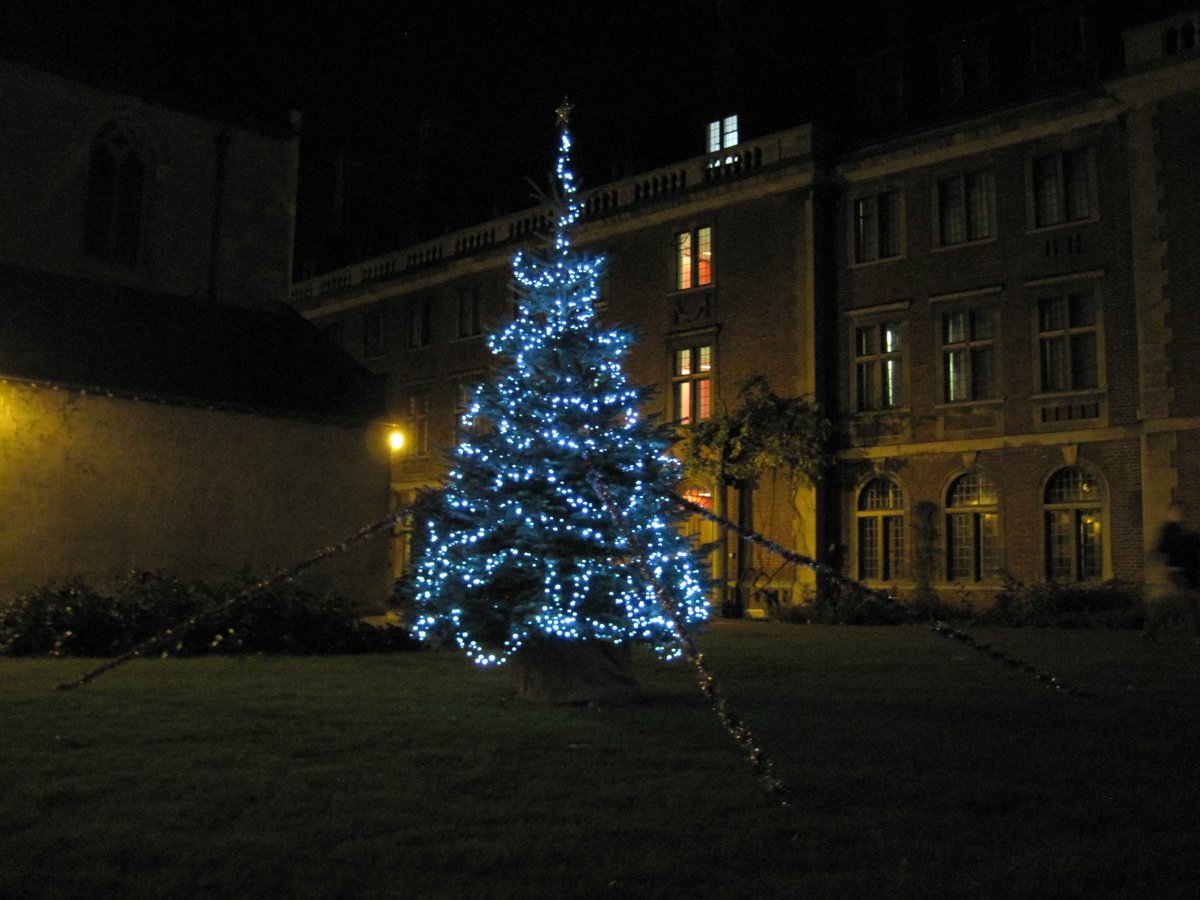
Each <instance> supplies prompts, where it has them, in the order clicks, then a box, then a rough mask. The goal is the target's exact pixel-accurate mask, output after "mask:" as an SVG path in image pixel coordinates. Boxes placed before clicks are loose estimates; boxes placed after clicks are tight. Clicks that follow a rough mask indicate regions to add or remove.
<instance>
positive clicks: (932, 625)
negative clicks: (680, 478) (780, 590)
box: [670, 494, 1098, 699]
mask: <svg viewBox="0 0 1200 900" xmlns="http://www.w3.org/2000/svg"><path fill="white" fill-rule="evenodd" d="M670 499H671V500H672V501H673V502H674V503H675V504H676V505H678V506H681V507H683V508H684V509H685V510H687V511H688V512H691V513H695V514H696V515H698V516H701V517H703V518H705V519H708V520H709V521H710V522H713V523H715V524H717V525H719V526H721V527H722V528H724V529H726V530H727V531H733V532H736V533H737V534H738V535H740V536H741V537H743V538H745V539H746V540H748V541H750V542H752V543H755V544H758V545H759V546H760V547H764V548H765V549H767V550H769V551H770V552H772V553H774V554H776V555H778V556H781V557H783V558H784V559H786V560H788V561H789V562H792V563H795V564H796V565H800V566H805V567H806V568H809V569H812V570H813V571H814V572H816V573H817V574H818V575H820V576H822V577H824V578H827V579H828V580H829V581H830V582H832V583H833V584H835V585H837V586H839V587H848V588H853V589H855V590H860V591H863V592H865V593H867V594H870V595H871V596H872V597H875V598H876V599H877V600H879V601H880V602H881V603H885V604H887V605H888V606H890V607H891V608H893V609H895V610H896V611H897V612H899V613H900V614H902V615H903V616H904V618H905V619H907V620H908V621H909V622H911V623H913V624H919V625H923V626H924V627H926V628H927V629H929V630H930V631H932V632H933V633H934V634H936V635H938V636H939V637H944V638H948V639H950V640H954V641H957V642H958V643H960V644H963V645H964V646H967V647H970V648H971V649H973V650H976V651H978V652H979V653H982V654H984V655H985V656H988V657H990V658H991V659H994V660H996V661H997V662H999V663H1003V664H1004V665H1006V666H1008V667H1009V668H1013V669H1018V670H1019V671H1022V672H1025V673H1027V674H1029V675H1032V676H1033V677H1034V678H1035V679H1036V680H1037V681H1038V682H1039V683H1040V684H1043V685H1045V686H1046V687H1048V688H1051V689H1052V690H1054V691H1057V692H1058V693H1060V694H1067V695H1069V696H1072V697H1082V698H1088V699H1097V697H1098V695H1097V694H1093V693H1091V692H1089V691H1083V690H1080V689H1079V688H1076V687H1074V686H1072V685H1070V684H1068V683H1067V682H1065V681H1063V680H1062V679H1061V678H1058V677H1056V676H1054V675H1051V674H1050V673H1049V672H1045V671H1043V670H1041V669H1038V668H1037V667H1036V666H1033V665H1030V664H1029V663H1027V662H1024V661H1022V660H1019V659H1016V658H1015V657H1012V656H1009V655H1008V654H1006V653H1004V652H1003V651H1002V650H997V649H996V648H995V647H992V646H991V645H989V644H985V643H983V642H982V641H979V640H976V639H975V638H973V637H972V636H971V635H969V634H967V633H965V632H963V631H960V630H959V629H957V628H955V627H954V626H953V625H950V624H949V623H948V622H946V621H944V620H942V619H938V618H937V617H935V616H927V615H922V614H921V613H919V612H916V611H915V610H912V609H909V608H908V607H907V606H905V605H904V604H903V603H901V602H900V601H899V600H897V599H896V598H895V597H893V596H892V595H891V594H889V593H888V592H886V591H879V590H873V589H872V588H869V587H867V586H866V585H865V584H863V583H862V582H859V581H855V580H854V579H852V578H846V577H845V576H843V575H842V574H841V573H839V572H838V571H837V570H836V569H834V568H833V567H832V566H829V565H826V564H825V563H822V562H818V561H817V560H815V559H813V558H812V557H809V556H805V555H804V554H802V553H796V552H795V551H792V550H788V549H787V548H786V547H784V546H783V545H781V544H778V543H776V542H775V541H773V540H771V539H770V538H768V537H766V536H764V535H762V534H759V533H758V532H757V531H753V530H751V529H749V528H744V527H743V526H741V525H738V524H737V523H735V522H731V521H729V520H728V519H725V518H722V517H721V516H718V515H716V514H715V513H713V512H712V511H711V510H708V509H706V508H705V507H703V506H701V505H700V504H698V503H693V502H692V501H690V500H686V499H684V498H683V497H680V496H679V495H677V494H672V495H670Z"/></svg>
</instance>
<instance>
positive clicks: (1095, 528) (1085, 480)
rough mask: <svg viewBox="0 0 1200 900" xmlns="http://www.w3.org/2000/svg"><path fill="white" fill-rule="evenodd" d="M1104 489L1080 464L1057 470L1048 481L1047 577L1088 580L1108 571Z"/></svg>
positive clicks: (1046, 509) (1051, 578)
mask: <svg viewBox="0 0 1200 900" xmlns="http://www.w3.org/2000/svg"><path fill="white" fill-rule="evenodd" d="M1103 500H1104V489H1103V488H1102V487H1101V485H1100V482H1099V480H1098V479H1096V478H1094V477H1093V476H1092V475H1091V474H1090V473H1089V472H1088V471H1087V470H1085V469H1083V468H1081V467H1079V466H1071V467H1070V468H1066V469H1062V470H1061V471H1059V472H1056V473H1055V474H1054V476H1053V477H1052V478H1051V479H1050V481H1049V483H1047V485H1046V498H1045V514H1046V577H1047V578H1048V579H1049V580H1050V581H1087V580H1090V579H1098V578H1102V577H1103V575H1104V547H1103V527H1102V525H1103V521H1104V513H1103V509H1102V506H1103Z"/></svg>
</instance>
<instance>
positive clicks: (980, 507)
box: [946, 472, 1000, 581]
mask: <svg viewBox="0 0 1200 900" xmlns="http://www.w3.org/2000/svg"><path fill="white" fill-rule="evenodd" d="M997 503H998V499H997V495H996V484H995V482H993V481H992V479H991V478H990V477H989V476H987V475H984V474H983V473H982V472H972V473H970V474H967V475H962V476H960V477H959V478H956V479H955V480H954V482H953V483H952V484H951V485H950V490H949V492H948V495H947V497H946V570H947V571H946V577H947V578H948V579H949V580H950V581H983V580H984V579H987V578H996V577H998V576H999V575H1000V550H999V545H1000V528H999V524H1000V517H999V513H998V512H997V508H996V507H997Z"/></svg>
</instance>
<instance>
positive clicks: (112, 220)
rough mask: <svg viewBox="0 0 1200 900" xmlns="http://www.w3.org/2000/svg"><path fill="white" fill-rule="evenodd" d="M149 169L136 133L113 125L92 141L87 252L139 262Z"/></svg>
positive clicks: (115, 261)
mask: <svg viewBox="0 0 1200 900" xmlns="http://www.w3.org/2000/svg"><path fill="white" fill-rule="evenodd" d="M145 172H146V169H145V164H144V163H143V161H142V154H141V151H140V149H139V147H138V144H137V142H136V141H135V140H134V139H133V136H132V135H130V133H129V132H128V131H127V130H126V129H125V128H124V127H122V126H120V125H110V126H108V127H107V128H105V129H104V130H103V131H101V132H100V133H99V134H98V135H97V136H96V139H95V141H93V142H92V148H91V153H90V155H89V157H88V173H87V201H86V205H85V207H84V219H83V252H84V253H85V254H87V255H88V256H90V257H92V258H93V259H97V260H100V261H101V262H104V263H108V264H109V265H114V266H123V267H125V268H134V267H136V266H137V264H138V262H139V261H140V259H139V256H140V251H141V240H142V216H143V211H144V206H145V191H146V184H145V182H146V175H145Z"/></svg>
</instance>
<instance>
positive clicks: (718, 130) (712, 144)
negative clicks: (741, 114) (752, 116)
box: [708, 116, 738, 153]
mask: <svg viewBox="0 0 1200 900" xmlns="http://www.w3.org/2000/svg"><path fill="white" fill-rule="evenodd" d="M737 143H738V117H737V116H726V117H725V118H723V119H717V120H716V121H715V122H709V123H708V152H709V153H720V152H721V151H722V150H726V149H728V148H729V147H732V146H734V145H736V144H737Z"/></svg>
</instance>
